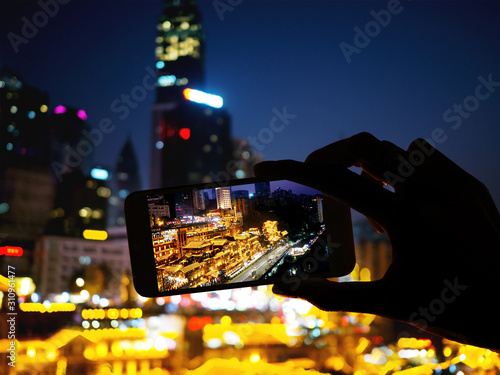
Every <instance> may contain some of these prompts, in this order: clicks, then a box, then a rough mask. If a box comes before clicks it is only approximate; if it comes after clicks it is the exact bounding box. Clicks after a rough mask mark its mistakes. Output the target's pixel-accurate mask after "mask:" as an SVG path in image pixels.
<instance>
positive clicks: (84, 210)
mask: <svg viewBox="0 0 500 375" xmlns="http://www.w3.org/2000/svg"><path fill="white" fill-rule="evenodd" d="M78 215H80V217H89V216H90V215H92V210H91V209H90V208H88V207H83V208H81V209H80V211H78Z"/></svg>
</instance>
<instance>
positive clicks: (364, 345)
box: [356, 337, 370, 354]
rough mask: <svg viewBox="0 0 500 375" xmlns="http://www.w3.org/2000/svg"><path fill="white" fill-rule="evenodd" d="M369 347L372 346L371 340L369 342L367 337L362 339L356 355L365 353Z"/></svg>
mask: <svg viewBox="0 0 500 375" xmlns="http://www.w3.org/2000/svg"><path fill="white" fill-rule="evenodd" d="M368 345H370V340H368V339H367V338H365V337H361V338H360V339H359V343H358V346H357V347H356V353H357V354H361V353H363V352H364V351H365V350H366V348H367V347H368Z"/></svg>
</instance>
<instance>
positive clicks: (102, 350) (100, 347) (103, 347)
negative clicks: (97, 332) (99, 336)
mask: <svg viewBox="0 0 500 375" xmlns="http://www.w3.org/2000/svg"><path fill="white" fill-rule="evenodd" d="M96 353H97V356H98V357H101V358H102V357H106V355H107V354H108V344H106V343H105V342H100V343H99V344H97V347H96Z"/></svg>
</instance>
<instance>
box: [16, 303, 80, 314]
mask: <svg viewBox="0 0 500 375" xmlns="http://www.w3.org/2000/svg"><path fill="white" fill-rule="evenodd" d="M19 308H20V309H21V311H24V312H39V313H51V312H71V311H75V310H76V305H75V304H73V303H50V304H43V303H35V302H24V303H21V304H19Z"/></svg>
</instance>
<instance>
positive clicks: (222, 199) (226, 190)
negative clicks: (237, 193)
mask: <svg viewBox="0 0 500 375" xmlns="http://www.w3.org/2000/svg"><path fill="white" fill-rule="evenodd" d="M215 196H216V198H217V209H219V210H230V209H231V188H230V187H229V186H223V187H219V188H215Z"/></svg>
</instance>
